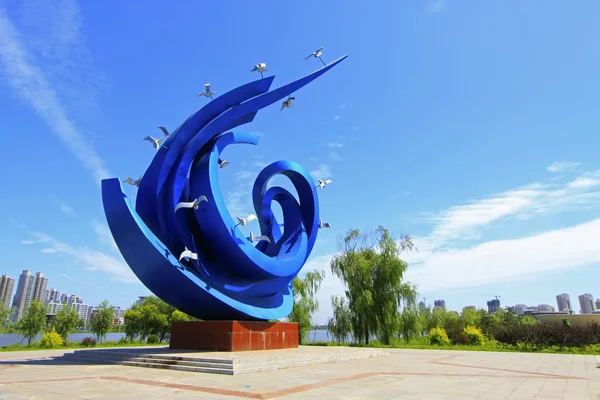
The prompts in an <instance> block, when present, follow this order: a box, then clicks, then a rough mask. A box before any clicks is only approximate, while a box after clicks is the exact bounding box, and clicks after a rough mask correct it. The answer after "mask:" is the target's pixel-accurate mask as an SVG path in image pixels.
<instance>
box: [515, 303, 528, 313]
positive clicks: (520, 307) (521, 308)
mask: <svg viewBox="0 0 600 400" xmlns="http://www.w3.org/2000/svg"><path fill="white" fill-rule="evenodd" d="M528 308H529V307H527V306H526V305H525V304H516V305H515V306H514V312H515V314H517V315H523V314H525V311H527V309H528Z"/></svg>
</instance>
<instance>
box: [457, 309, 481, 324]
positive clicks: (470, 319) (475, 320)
mask: <svg viewBox="0 0 600 400" xmlns="http://www.w3.org/2000/svg"><path fill="white" fill-rule="evenodd" d="M460 318H461V319H462V323H463V325H464V326H465V327H467V326H475V327H477V328H479V326H480V325H479V324H480V322H481V314H479V313H478V312H477V310H475V309H473V308H468V307H464V308H463V310H462V313H461V314H460Z"/></svg>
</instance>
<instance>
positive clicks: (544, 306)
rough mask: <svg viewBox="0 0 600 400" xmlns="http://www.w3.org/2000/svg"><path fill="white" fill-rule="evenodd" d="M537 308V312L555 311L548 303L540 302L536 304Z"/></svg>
mask: <svg viewBox="0 0 600 400" xmlns="http://www.w3.org/2000/svg"><path fill="white" fill-rule="evenodd" d="M537 310H538V311H539V312H555V311H556V309H555V308H554V307H552V306H551V305H550V304H540V305H539V306H537Z"/></svg>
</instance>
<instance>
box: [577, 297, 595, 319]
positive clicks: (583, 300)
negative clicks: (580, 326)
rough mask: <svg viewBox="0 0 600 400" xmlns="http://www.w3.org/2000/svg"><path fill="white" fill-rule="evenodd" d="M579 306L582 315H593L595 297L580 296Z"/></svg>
mask: <svg viewBox="0 0 600 400" xmlns="http://www.w3.org/2000/svg"><path fill="white" fill-rule="evenodd" d="M579 306H580V307H581V313H582V314H592V313H593V312H594V296H592V295H591V294H590V293H585V294H580V295H579Z"/></svg>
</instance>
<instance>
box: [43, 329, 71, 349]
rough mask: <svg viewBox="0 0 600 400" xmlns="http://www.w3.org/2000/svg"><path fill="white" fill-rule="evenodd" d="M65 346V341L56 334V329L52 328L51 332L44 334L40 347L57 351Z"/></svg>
mask: <svg viewBox="0 0 600 400" xmlns="http://www.w3.org/2000/svg"><path fill="white" fill-rule="evenodd" d="M64 344H65V341H64V339H63V338H62V337H61V336H60V335H59V334H58V333H56V330H54V328H52V330H51V331H50V332H46V333H44V335H43V336H42V340H40V347H41V348H43V349H55V348H57V347H60V346H62V345H64Z"/></svg>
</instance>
